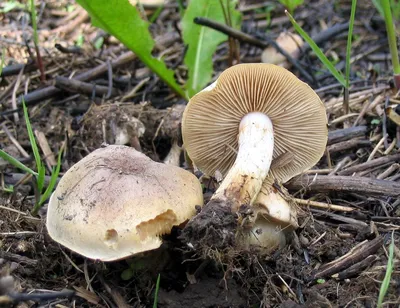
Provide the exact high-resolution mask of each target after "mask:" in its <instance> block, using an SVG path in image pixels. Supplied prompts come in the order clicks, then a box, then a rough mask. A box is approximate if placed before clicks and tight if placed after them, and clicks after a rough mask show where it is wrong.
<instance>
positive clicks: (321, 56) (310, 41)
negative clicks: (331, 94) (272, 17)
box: [286, 11, 346, 87]
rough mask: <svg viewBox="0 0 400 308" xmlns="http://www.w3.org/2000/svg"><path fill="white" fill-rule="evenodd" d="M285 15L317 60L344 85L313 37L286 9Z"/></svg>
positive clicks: (342, 78)
mask: <svg viewBox="0 0 400 308" xmlns="http://www.w3.org/2000/svg"><path fill="white" fill-rule="evenodd" d="M286 15H287V16H288V17H289V20H290V22H291V23H292V25H293V27H294V28H295V29H296V31H297V32H298V33H299V34H300V35H301V36H302V37H303V39H304V40H305V41H306V42H307V43H308V44H309V45H310V47H311V49H312V50H313V51H314V52H315V54H316V55H317V57H318V58H319V60H320V61H321V62H322V63H323V64H324V65H325V67H326V68H327V69H328V70H329V71H330V72H331V74H332V75H333V76H334V77H335V78H336V79H337V81H338V82H339V83H340V84H341V85H343V86H344V87H345V86H346V81H345V79H344V77H343V75H342V73H341V72H339V71H338V70H337V69H336V68H335V66H334V65H333V64H332V63H331V61H329V59H328V58H327V57H326V56H325V55H324V53H323V52H322V50H321V49H320V48H319V47H318V46H317V44H315V42H314V41H313V39H312V38H311V37H310V36H309V35H308V34H307V33H306V32H305V31H304V30H303V29H302V28H301V26H300V25H299V24H298V23H297V22H296V21H295V20H294V18H293V17H292V15H290V13H289V12H288V11H286Z"/></svg>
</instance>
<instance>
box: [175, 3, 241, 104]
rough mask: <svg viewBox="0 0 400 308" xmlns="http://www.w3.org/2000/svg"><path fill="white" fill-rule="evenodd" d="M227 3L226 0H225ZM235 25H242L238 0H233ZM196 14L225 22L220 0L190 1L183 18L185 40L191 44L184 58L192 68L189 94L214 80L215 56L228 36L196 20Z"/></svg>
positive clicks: (187, 87)
mask: <svg viewBox="0 0 400 308" xmlns="http://www.w3.org/2000/svg"><path fill="white" fill-rule="evenodd" d="M222 2H223V3H226V1H224V0H223V1H222ZM229 3H230V9H229V11H230V13H231V19H232V26H233V27H234V28H237V27H238V25H240V19H241V16H240V13H239V12H238V11H236V10H235V4H236V1H230V2H229ZM195 17H205V18H208V19H212V20H213V21H216V22H219V23H224V24H225V18H224V11H223V9H222V7H221V4H220V1H218V0H196V1H190V3H189V5H188V7H187V9H186V11H185V15H184V16H183V19H182V34H183V41H184V42H185V44H186V45H188V50H187V52H186V55H185V59H184V62H185V64H186V66H187V68H188V71H189V79H188V81H187V84H186V89H187V91H188V94H189V97H192V96H193V95H194V94H196V93H197V92H199V91H201V90H202V89H203V88H204V87H205V86H206V85H207V84H208V83H209V82H210V80H211V77H212V73H213V61H212V57H213V55H214V53H215V51H216V49H217V47H218V45H219V44H221V43H222V42H224V41H226V40H227V39H228V37H227V36H226V35H225V34H222V33H221V32H218V31H216V30H213V29H211V28H209V27H204V26H200V25H197V24H195V23H194V21H193V20H194V18H195Z"/></svg>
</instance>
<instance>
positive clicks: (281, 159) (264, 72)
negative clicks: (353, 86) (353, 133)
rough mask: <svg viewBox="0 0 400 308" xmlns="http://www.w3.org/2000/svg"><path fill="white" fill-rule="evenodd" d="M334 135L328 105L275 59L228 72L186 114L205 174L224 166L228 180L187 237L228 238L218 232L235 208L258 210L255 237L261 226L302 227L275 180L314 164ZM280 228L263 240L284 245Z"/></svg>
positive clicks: (190, 146)
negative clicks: (271, 61) (326, 108)
mask: <svg viewBox="0 0 400 308" xmlns="http://www.w3.org/2000/svg"><path fill="white" fill-rule="evenodd" d="M327 135H328V131H327V117H326V112H325V108H324V105H323V103H322V102H321V100H320V99H319V97H318V95H317V94H316V93H315V92H314V91H313V90H312V89H311V87H309V86H308V85H307V84H305V83H303V82H302V81H300V80H299V79H298V78H297V77H296V76H295V75H293V74H292V73H290V72H289V71H288V70H286V69H284V68H282V67H279V66H276V65H272V64H240V65H236V66H233V67H231V68H229V69H227V70H225V71H224V72H223V73H222V74H221V75H220V76H219V78H218V79H217V81H216V82H214V83H213V84H212V85H210V86H209V87H207V88H205V89H204V90H203V91H201V92H200V93H198V94H196V95H195V96H194V97H192V99H191V100H190V102H189V104H188V105H187V107H186V110H185V112H184V115H183V120H182V136H183V141H184V146H185V149H186V150H187V152H188V154H189V156H190V158H191V159H192V160H193V162H194V164H195V165H196V166H197V167H198V168H199V169H200V170H201V171H202V172H204V173H205V174H207V175H214V174H215V172H217V171H219V172H220V173H222V175H223V177H224V179H223V181H222V183H221V185H220V186H219V188H218V189H217V191H216V192H215V194H214V195H213V197H212V198H211V200H210V202H209V203H207V205H205V206H204V207H203V209H202V211H201V213H199V214H198V215H197V216H196V217H194V218H193V219H192V220H191V221H190V222H189V223H188V224H187V226H186V227H185V230H184V231H185V232H184V238H185V240H186V241H190V242H191V243H192V242H196V241H197V242H202V243H203V244H204V243H207V241H208V239H205V238H204V237H206V236H209V234H212V236H214V237H215V236H217V235H218V234H221V235H222V234H224V235H223V236H224V239H223V241H225V240H226V237H227V236H226V234H227V232H225V231H226V230H225V231H224V232H218V231H216V230H214V229H215V228H218V225H220V226H221V228H224V224H225V225H228V224H229V225H230V226H232V223H231V222H232V220H231V219H226V218H223V217H219V216H221V215H227V214H228V213H229V212H230V213H234V215H233V216H234V217H236V216H237V213H238V211H239V209H241V208H243V205H244V206H249V210H250V212H253V215H252V216H253V218H252V220H253V221H252V223H253V230H252V232H250V234H256V233H257V232H255V231H256V229H257V228H261V230H263V229H264V230H267V231H266V232H267V233H271V232H270V231H271V230H272V229H275V228H271V226H272V225H277V226H280V225H282V226H283V228H285V227H288V226H292V227H296V224H297V222H296V212H295V211H294V209H293V208H292V207H291V206H290V204H289V203H288V202H287V200H285V197H284V196H282V195H281V194H280V193H279V192H278V191H277V189H276V188H274V187H273V184H274V182H275V181H277V182H278V183H281V182H285V181H286V180H288V179H290V178H291V177H293V176H295V175H297V174H300V173H301V172H303V171H304V170H306V169H309V168H311V167H312V166H313V165H315V164H316V163H317V162H318V160H319V159H320V158H321V156H322V155H323V153H324V150H325V146H326V142H327ZM263 183H264V184H263ZM261 188H262V190H261ZM260 191H261V193H260ZM253 205H254V206H253ZM221 208H223V210H222V211H221V210H220V209H221ZM216 213H220V214H216ZM235 215H236V216H235ZM227 221H229V223H226V222H227ZM268 221H269V222H270V223H268ZM266 222H267V223H266ZM210 227H211V228H212V229H213V232H210V230H207V228H210ZM232 231H233V233H234V231H235V230H232ZM276 233H277V234H274V235H267V236H266V237H264V238H266V239H267V241H266V242H264V243H260V245H261V246H268V245H270V244H271V242H273V243H281V242H282V240H283V238H282V235H281V234H280V233H279V232H276ZM260 238H262V237H261V236H259V237H257V236H255V238H254V236H253V239H251V241H253V242H254V241H258V240H259V239H260ZM268 239H270V242H268ZM209 240H210V241H211V242H209V243H208V244H212V241H213V240H212V239H209ZM214 240H215V239H214ZM263 241H264V240H263ZM227 242H232V238H231V239H229V240H227ZM192 244H194V243H192Z"/></svg>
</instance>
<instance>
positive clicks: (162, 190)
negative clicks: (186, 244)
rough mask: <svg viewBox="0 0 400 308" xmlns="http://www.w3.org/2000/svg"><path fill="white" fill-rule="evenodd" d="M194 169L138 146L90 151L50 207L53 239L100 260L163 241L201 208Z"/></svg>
mask: <svg viewBox="0 0 400 308" xmlns="http://www.w3.org/2000/svg"><path fill="white" fill-rule="evenodd" d="M202 204H203V195H202V187H201V185H200V182H199V181H198V179H197V178H196V177H195V176H194V175H193V174H191V173H190V172H187V171H185V170H184V169H181V168H179V167H175V166H172V165H165V164H162V163H157V162H154V161H152V160H151V159H150V158H148V157H147V156H146V155H144V154H142V153H140V152H138V151H136V150H135V149H133V148H130V147H126V146H119V145H109V146H106V147H103V148H100V149H97V150H95V151H94V152H92V153H90V154H89V155H87V156H86V157H85V158H83V159H82V160H81V161H79V162H78V163H76V164H75V165H74V166H72V167H71V168H70V169H69V170H68V171H67V172H66V173H65V175H64V176H63V177H62V178H61V180H60V182H59V184H58V186H57V188H56V190H55V191H54V193H53V194H52V196H51V198H50V201H49V205H48V211H47V222H46V223H47V229H48V232H49V235H50V237H51V238H53V240H55V241H56V242H58V243H60V244H62V245H63V246H65V247H67V248H69V249H71V250H72V251H75V252H76V253H78V254H81V255H83V256H86V257H88V258H91V259H97V260H101V261H113V260H118V259H122V258H125V257H128V256H131V255H134V254H137V253H140V252H144V251H148V250H153V249H156V248H158V247H159V246H160V245H161V242H162V241H161V238H160V237H161V235H163V234H168V233H170V231H171V229H172V227H173V226H179V225H181V224H183V223H185V222H186V221H187V220H189V219H190V218H191V217H192V216H194V215H195V213H196V209H195V207H196V206H202Z"/></svg>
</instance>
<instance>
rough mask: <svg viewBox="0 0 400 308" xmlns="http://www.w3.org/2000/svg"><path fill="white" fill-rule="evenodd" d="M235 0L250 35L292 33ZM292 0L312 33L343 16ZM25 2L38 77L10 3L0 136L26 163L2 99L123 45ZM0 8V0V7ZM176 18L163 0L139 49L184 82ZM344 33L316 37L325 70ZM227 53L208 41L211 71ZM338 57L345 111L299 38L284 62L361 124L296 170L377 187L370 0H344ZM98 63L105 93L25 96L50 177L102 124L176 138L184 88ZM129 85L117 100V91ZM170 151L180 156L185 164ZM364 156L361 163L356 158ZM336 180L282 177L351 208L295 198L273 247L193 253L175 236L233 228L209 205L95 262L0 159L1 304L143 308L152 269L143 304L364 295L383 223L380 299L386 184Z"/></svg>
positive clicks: (164, 140) (391, 206)
mask: <svg viewBox="0 0 400 308" xmlns="http://www.w3.org/2000/svg"><path fill="white" fill-rule="evenodd" d="M240 2H241V9H242V11H243V20H244V22H243V26H242V31H243V32H246V33H248V34H251V35H253V36H256V37H257V38H258V39H259V40H263V38H265V36H266V35H268V36H269V37H270V38H271V39H275V38H276V37H277V36H278V35H279V34H280V33H281V32H283V31H291V32H292V33H294V30H293V29H292V27H291V24H290V23H289V22H288V19H287V18H286V17H285V16H284V13H283V6H281V5H280V4H276V8H275V10H273V11H272V13H271V15H269V13H268V12H267V10H265V6H262V5H259V6H258V7H256V8H255V7H252V5H253V4H259V3H260V1H249V0H248V1H240ZM276 2H277V1H276ZM306 2H307V3H306V4H304V5H302V6H300V7H299V8H298V9H296V11H295V18H296V20H298V21H299V22H301V23H302V26H303V27H304V29H305V30H306V31H307V32H308V33H309V34H310V35H312V36H315V35H316V34H319V33H321V32H323V31H324V30H326V29H328V28H330V27H332V26H334V25H335V24H339V23H345V22H347V21H348V18H349V15H350V7H351V1H333V0H332V1H331V0H319V1H316V0H313V1H306ZM40 3H43V4H46V5H43V6H39V5H38V6H37V9H38V11H39V10H40V20H39V24H38V29H39V41H40V50H41V54H42V58H43V61H44V64H45V71H46V81H41V80H40V74H39V70H38V69H37V68H36V67H35V57H34V54H35V50H34V48H33V44H32V28H31V25H30V24H29V23H28V22H27V21H26V20H27V16H28V14H27V12H26V11H24V10H22V9H16V10H12V11H10V12H7V13H0V50H5V61H6V62H5V64H6V68H5V70H4V73H3V76H2V77H0V125H1V126H0V148H1V149H3V150H5V151H6V152H8V153H10V154H11V155H13V156H14V157H15V158H17V159H18V160H20V161H22V162H24V163H25V164H27V165H28V166H29V167H31V168H34V166H35V164H34V159H33V154H32V150H31V146H30V143H29V139H28V135H27V133H26V126H25V123H24V120H23V116H22V113H21V112H18V113H15V112H13V109H14V108H15V106H13V101H15V99H13V94H12V93H13V91H15V93H16V97H18V96H19V95H21V94H24V93H25V91H26V92H27V93H31V92H33V91H35V90H38V89H43V88H45V87H46V86H48V85H52V84H54V80H55V78H56V77H57V76H65V77H68V76H70V75H71V74H72V73H76V72H79V73H80V72H84V71H87V70H90V69H92V68H94V67H97V66H99V64H101V63H105V62H106V61H107V59H113V60H115V59H116V58H117V57H118V56H120V55H121V54H123V53H124V52H126V49H125V48H124V47H123V46H122V45H121V44H119V42H117V41H116V40H115V38H113V37H110V36H109V35H107V34H105V33H104V32H103V31H100V30H99V29H96V28H94V27H92V26H91V25H90V22H89V18H88V17H87V15H86V13H85V12H84V11H83V10H76V11H73V12H72V13H71V12H68V11H67V10H66V8H67V7H68V6H69V5H71V4H73V1H67V0H65V1H42V2H40ZM3 7H4V4H3V3H0V8H3ZM269 17H270V18H271V20H270V21H271V23H269ZM178 20H179V10H178V6H177V4H176V2H174V1H171V2H170V4H169V5H168V6H166V8H165V9H164V11H163V12H162V13H161V14H160V16H159V17H158V19H157V20H156V22H155V23H154V24H153V25H152V27H151V31H152V32H153V33H154V36H157V37H158V38H159V39H161V40H162V44H160V46H158V47H156V49H155V50H154V54H161V53H163V52H165V51H166V50H168V52H169V53H166V54H167V56H165V60H166V63H167V65H168V66H169V67H174V68H176V71H177V73H178V75H179V78H180V79H182V80H185V79H186V78H187V76H186V70H185V69H184V68H182V65H183V63H182V59H183V55H184V50H185V48H184V46H183V43H182V40H181V38H180V33H179V31H177V30H178V29H179V26H178V25H177V21H178ZM397 22H398V21H397ZM81 35H83V36H84V38H85V42H84V44H83V46H82V48H81V52H80V53H65V52H61V51H59V50H58V49H57V48H55V43H58V44H61V45H63V46H67V47H68V46H69V47H73V46H74V45H75V42H76V41H77V40H78V39H79V38H80V36H81ZM99 37H101V38H103V39H104V44H103V45H102V47H101V48H100V49H99V50H97V49H96V48H95V47H94V42H95V41H96V40H97V39H98V38H99ZM346 41H347V33H346V31H345V32H341V33H338V34H336V35H335V36H333V37H330V38H329V39H325V40H323V41H321V42H320V44H319V45H320V46H321V48H322V49H323V50H324V52H325V53H326V55H327V56H328V57H329V58H330V59H333V60H335V59H336V60H337V63H336V65H337V67H338V68H339V69H341V70H343V68H344V59H345V54H346ZM27 46H29V48H27ZM3 48H4V49H3ZM261 52H262V50H261V49H260V48H259V47H257V46H254V45H251V44H248V43H245V42H241V43H240V60H241V62H243V63H245V62H260V58H261V57H260V55H261ZM228 54H229V46H228V44H227V43H225V44H222V45H221V46H220V47H219V49H218V51H217V53H216V54H215V57H214V61H213V62H214V70H215V74H214V76H213V77H215V76H217V75H218V73H220V72H221V71H223V70H224V69H226V68H227V67H228V66H229V61H230V60H232V59H228V57H227V55H228ZM31 55H33V56H31ZM352 57H355V58H354V61H353V63H352V70H351V82H352V83H351V88H350V114H349V115H347V116H344V114H343V108H342V101H343V89H342V87H341V86H340V85H339V84H337V82H336V80H335V79H334V78H333V77H332V76H331V74H330V73H329V72H328V71H327V70H326V68H324V67H323V65H322V64H321V63H320V62H319V60H318V59H317V58H316V56H315V54H314V53H313V52H312V51H309V50H308V51H306V52H304V53H302V55H301V56H300V58H299V59H298V60H297V61H298V63H299V65H300V66H301V67H302V68H303V69H305V70H306V71H307V72H308V73H309V74H311V75H312V77H313V81H312V82H309V83H310V86H312V87H313V88H314V89H315V90H316V91H317V93H318V94H319V95H320V97H321V99H322V100H323V102H324V103H325V105H326V108H327V113H328V118H329V130H330V132H333V131H338V130H341V129H349V128H351V127H352V126H353V125H354V126H355V127H359V128H360V127H361V128H363V129H361V130H360V131H361V133H357V134H356V135H353V133H350V131H345V133H343V134H342V136H341V137H340V139H337V140H336V139H335V140H333V139H330V143H329V144H328V148H327V155H324V157H323V158H322V159H321V161H320V162H319V163H318V165H317V166H316V167H315V168H314V170H313V171H311V172H309V173H308V177H309V179H311V180H310V182H311V181H318V175H319V174H323V175H329V176H330V177H333V178H335V177H336V176H338V175H340V176H346V177H352V176H357V177H360V178H363V179H368V180H371V181H372V180H384V181H385V182H384V184H385V187H386V189H387V187H389V191H390V187H398V186H396V185H399V183H400V169H399V168H398V166H399V163H400V159H399V156H398V153H399V146H400V145H399V143H398V140H399V139H400V129H399V127H398V126H397V125H396V124H395V123H394V122H392V121H390V120H389V119H388V118H387V117H386V113H385V112H384V110H385V107H387V105H394V104H399V102H400V98H399V96H398V94H397V92H396V90H395V89H394V88H393V80H392V77H391V75H392V71H391V64H390V56H389V49H388V45H387V39H386V32H385V24H384V22H383V20H382V18H381V17H380V16H379V14H378V13H377V12H376V10H375V8H374V7H373V6H372V4H371V3H370V1H358V6H357V14H356V23H355V30H354V42H353V46H352ZM16 64H26V68H25V70H24V71H23V73H22V74H21V75H20V76H18V74H19V71H20V69H18V70H16V71H14V72H12V68H13V65H16ZM291 71H292V72H293V73H295V74H296V75H297V76H299V78H301V79H303V78H304V76H303V75H302V74H301V72H300V71H299V70H298V69H295V68H293V67H292V68H291ZM112 74H113V87H114V88H115V89H116V91H117V92H118V95H117V96H115V97H112V98H110V99H103V98H99V97H95V96H94V95H87V94H84V93H80V92H78V93H77V92H73V93H70V92H67V91H62V92H61V93H59V94H57V95H55V96H51V97H48V98H43V99H39V100H37V101H32V102H30V103H29V104H28V105H29V112H30V119H31V122H32V126H33V128H34V130H36V131H37V132H39V133H42V135H43V136H44V140H45V141H47V143H48V145H49V148H50V153H47V154H44V152H43V150H42V149H43V148H42V146H41V147H40V149H41V155H42V158H43V159H45V161H46V164H47V166H48V170H47V171H48V173H49V171H50V169H51V167H52V166H54V161H52V158H51V156H53V160H54V159H56V157H57V153H58V152H59V150H60V149H61V148H63V149H64V150H65V154H64V156H63V159H62V168H61V175H62V174H63V173H65V172H66V171H67V170H68V169H69V168H70V167H71V166H72V165H73V164H74V163H76V162H77V161H79V160H80V159H81V158H83V157H84V156H86V155H87V154H88V153H90V152H92V151H93V150H95V149H96V148H98V147H100V146H101V144H102V143H104V142H105V143H113V142H115V140H116V138H117V135H116V133H115V131H116V130H115V128H116V127H124V128H126V129H127V131H128V134H129V136H130V137H129V140H128V141H127V144H128V145H130V146H133V147H136V148H139V149H140V150H141V151H142V152H144V153H145V154H146V155H148V156H149V157H151V158H152V159H153V160H156V161H162V160H163V159H164V158H165V157H166V156H167V154H168V153H169V150H170V148H171V146H172V144H174V142H178V144H180V145H181V136H180V119H181V116H182V112H183V109H184V106H185V104H186V101H185V100H183V99H181V98H179V97H177V96H176V95H175V94H174V93H172V92H171V91H170V89H169V88H168V87H167V86H166V85H165V84H164V83H163V82H162V81H160V80H159V78H158V77H157V76H155V75H154V74H153V73H152V72H151V71H150V70H149V69H148V68H146V67H144V65H143V64H142V63H141V62H140V61H139V60H138V59H133V60H131V61H129V62H128V63H126V64H124V65H122V66H120V67H117V68H116V69H114V70H113V71H112ZM146 78H148V80H147V81H146ZM95 83H96V84H97V85H104V86H107V85H108V77H107V72H105V73H104V74H102V75H100V76H98V77H96V78H95ZM140 83H142V85H141V86H139V87H138V88H137V90H136V92H135V93H133V94H132V96H131V97H129V98H126V99H123V97H124V96H125V95H127V94H128V93H130V91H132V89H133V88H135V87H136V86H138V85H140ZM368 104H371V105H373V106H372V107H371V108H367V107H368V106H371V105H368ZM18 105H19V106H20V104H18ZM16 114H18V115H19V117H18V118H17V117H16V116H15V115H16ZM136 120H139V121H140V122H141V123H142V124H140V123H139V124H137V122H135V121H136ZM132 123H136V124H132ZM140 125H143V127H144V128H145V132H144V133H143V134H138V130H139V126H140ZM364 128H365V129H364ZM396 136H397V139H396ZM42 141H43V140H42ZM375 148H376V151H374V149H375ZM25 152H26V153H25ZM371 154H372V155H371ZM396 155H397V156H396ZM182 156H183V155H181V157H180V166H181V167H188V166H186V165H185V164H184V162H183V157H182ZM370 156H371V157H370ZM383 157H385V158H386V160H385V162H383V163H381V161H380V160H379V159H380V158H383ZM367 161H372V162H374V163H373V164H372V165H371V164H369V165H365V163H366V162H367ZM349 168H356V169H349ZM390 168H391V169H390ZM349 170H350V171H349ZM352 170H353V171H352ZM200 176H201V174H199V177H200ZM341 179H343V178H342V177H341ZM374 183H376V185H378V184H379V185H381V184H382V183H381V182H378V181H376V182H374ZM203 184H204V187H205V189H204V196H205V201H206V202H207V201H208V199H209V197H210V195H212V193H213V192H214V191H215V187H216V185H217V184H216V182H215V181H214V180H213V179H212V178H211V179H209V181H208V182H207V181H206V180H205V178H204V177H203ZM340 184H341V185H336V186H335V185H333V187H332V186H330V187H329V188H328V189H322V188H320V190H317V191H315V190H312V189H307V185H308V184H307V183H304V187H303V186H302V187H301V189H298V188H296V189H291V186H290V185H288V186H287V188H288V189H289V191H290V193H291V194H292V195H293V196H294V197H295V198H298V199H304V200H312V201H317V202H320V203H324V204H326V205H328V204H334V205H341V206H345V207H351V208H352V209H353V210H352V211H347V212H346V211H345V210H334V209H333V208H329V207H328V206H326V207H325V208H319V209H317V208H315V207H312V206H304V207H302V209H303V211H302V214H301V217H300V219H299V225H300V227H299V228H298V229H297V230H296V231H295V232H293V233H292V234H291V235H290V237H289V242H288V245H287V246H286V247H284V248H283V249H281V250H278V251H275V252H274V253H272V254H270V255H267V256H265V255H260V254H258V253H257V252H254V251H250V252H242V253H239V254H235V256H234V257H232V258H229V260H227V259H226V258H224V256H223V255H221V256H220V259H219V261H220V262H218V261H215V260H216V259H217V260H218V258H217V257H216V254H214V255H212V256H213V259H211V258H207V257H205V256H207V255H210V254H208V253H207V252H205V251H203V250H201V249H198V247H191V246H190V245H187V243H188V242H191V239H196V241H198V240H199V239H204V238H205V240H206V241H211V242H208V246H211V247H212V248H219V249H221V248H222V250H223V249H225V248H226V247H227V246H229V245H230V244H231V243H232V242H234V232H233V231H232V233H230V234H228V236H227V237H225V238H223V237H222V236H221V234H220V233H219V232H218V230H220V227H221V226H223V227H224V228H228V229H229V230H234V228H235V225H236V219H237V217H234V216H232V214H231V213H230V211H228V210H226V211H224V210H223V208H222V210H221V208H218V211H220V213H219V215H218V216H217V217H211V216H210V215H209V214H210V213H211V212H214V213H215V212H216V210H214V211H203V212H202V213H203V214H202V215H205V219H204V220H201V223H202V225H200V226H196V228H195V229H196V230H202V232H200V233H199V232H189V231H190V228H188V229H186V231H187V233H184V234H182V231H181V229H178V228H177V229H175V230H173V232H172V233H171V234H170V235H168V236H166V237H165V240H164V244H163V245H162V247H161V248H160V249H157V250H155V251H151V252H148V253H145V254H142V255H140V256H134V257H132V258H130V259H128V260H122V261H118V262H111V263H102V262H95V261H92V260H89V259H86V258H83V257H81V256H79V255H76V254H75V253H72V252H71V251H69V250H67V249H66V248H64V247H62V246H60V245H58V244H57V243H55V242H54V241H53V240H51V239H50V237H49V236H48V233H47V230H46V226H45V217H46V206H44V207H43V208H42V209H41V211H40V213H39V214H40V216H38V217H33V216H32V215H31V214H30V211H31V209H32V207H33V204H34V200H35V192H34V189H33V185H32V181H31V180H30V179H29V178H28V179H24V174H21V171H19V170H18V169H16V168H14V167H12V166H11V165H10V164H7V163H6V162H5V161H3V160H1V159H0V206H1V207H0V306H1V305H2V304H4V305H5V306H6V304H7V303H8V305H9V306H12V305H14V306H15V307H152V306H153V303H154V299H155V293H156V281H157V278H158V275H160V287H159V290H158V295H157V297H156V298H157V301H158V307H169V308H171V307H287V308H288V307H376V304H377V299H378V295H379V289H380V286H381V283H382V280H383V278H384V276H385V272H386V266H387V263H388V251H389V244H390V240H391V236H392V234H393V237H394V242H395V245H396V248H395V261H394V271H393V274H392V277H391V280H390V285H389V289H388V291H387V294H386V297H385V299H384V302H385V305H384V307H398V306H399V304H400V296H399V294H400V265H399V264H400V263H399V261H398V260H399V258H400V250H399V248H398V247H399V241H400V233H399V230H400V219H399V215H400V202H399V196H400V192H399V193H396V191H391V193H390V194H387V193H379V189H378V188H377V189H376V190H378V191H376V190H375V191H374V193H373V194H372V193H370V192H369V191H368V190H362V189H360V188H357V190H356V191H355V190H352V187H346V185H345V184H343V183H340ZM9 185H14V193H10V192H7V191H6V190H7V189H6V188H8V187H9ZM382 185H383V184H382ZM376 187H377V186H376ZM386 191H387V190H386ZM228 212H229V215H228ZM207 213H208V214H207ZM210 219H211V220H210ZM204 222H207V224H204ZM213 224H214V225H213ZM127 273H128V274H129V275H128V276H127ZM65 290H73V291H75V295H74V296H73V297H69V294H68V293H65ZM56 292H60V293H56ZM30 294H40V295H39V296H37V295H35V296H32V295H30ZM29 295H30V296H31V297H29ZM44 296H47V298H44ZM49 296H50V297H49ZM51 296H52V298H51ZM27 297H28V298H27ZM10 302H13V304H10Z"/></svg>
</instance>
